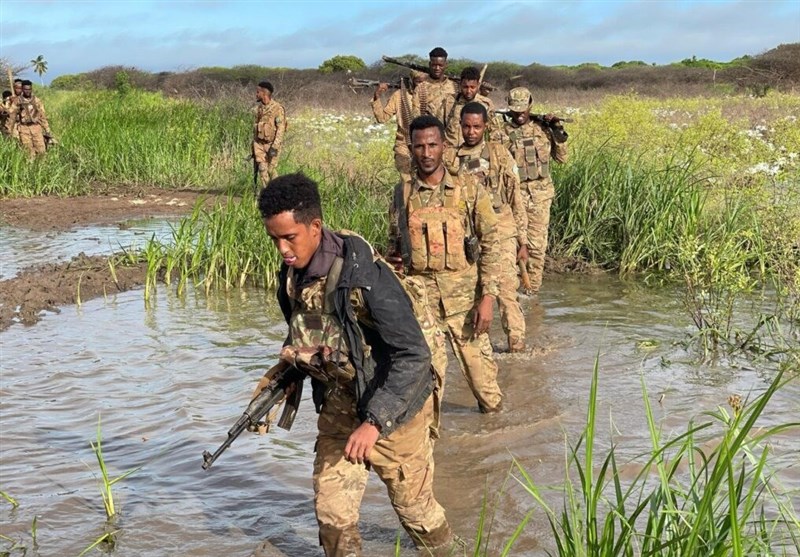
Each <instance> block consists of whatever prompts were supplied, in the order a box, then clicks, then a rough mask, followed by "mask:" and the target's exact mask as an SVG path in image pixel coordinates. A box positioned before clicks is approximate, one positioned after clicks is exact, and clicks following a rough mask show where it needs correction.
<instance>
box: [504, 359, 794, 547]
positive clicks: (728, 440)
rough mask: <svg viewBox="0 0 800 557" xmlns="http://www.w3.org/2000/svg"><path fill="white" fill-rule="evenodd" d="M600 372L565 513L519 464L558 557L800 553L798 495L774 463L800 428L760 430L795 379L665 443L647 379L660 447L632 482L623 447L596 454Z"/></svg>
mask: <svg viewBox="0 0 800 557" xmlns="http://www.w3.org/2000/svg"><path fill="white" fill-rule="evenodd" d="M598 368H599V365H598V361H597V360H595V366H594V372H593V377H592V385H591V392H590V395H589V403H588V412H587V418H586V426H585V429H584V432H583V434H582V435H581V436H580V438H579V439H578V441H577V442H576V443H575V444H571V445H569V447H568V455H567V461H566V478H567V479H566V481H565V484H564V486H563V488H562V490H561V497H562V500H563V503H562V505H561V506H560V508H557V507H554V506H553V505H552V504H551V503H549V502H548V499H549V497H548V495H547V494H546V490H545V488H543V487H542V486H540V485H539V484H538V483H537V482H536V480H535V479H534V478H533V476H532V475H531V474H529V473H528V472H527V471H526V470H525V468H524V467H523V466H522V464H521V463H519V462H516V463H515V464H516V476H515V477H516V479H517V480H518V482H519V483H520V485H521V486H522V487H523V489H525V490H526V491H527V492H528V493H529V494H530V495H531V497H532V498H533V501H534V503H535V505H536V506H537V507H538V508H540V509H541V510H543V511H544V513H545V514H546V516H547V519H548V522H549V524H550V529H551V532H552V534H553V540H554V544H555V548H556V554H557V555H559V556H560V557H567V556H569V557H573V556H575V557H583V556H590V555H608V556H615V555H620V556H625V557H627V556H633V555H642V556H649V555H653V556H655V555H658V556H676V557H677V556H687V555H733V556H736V557H741V556H745V555H786V554H790V553H791V552H792V551H794V552H798V551H800V519H798V515H797V509H795V508H794V507H793V503H792V500H793V498H795V497H796V495H797V494H796V493H792V492H787V491H785V490H784V489H783V488H782V486H781V485H780V482H779V480H778V479H777V477H776V474H775V472H776V471H775V470H772V469H770V467H769V466H768V462H767V461H768V457H769V454H770V446H769V445H770V441H771V439H772V438H773V437H774V436H775V435H776V434H779V433H785V432H787V431H796V430H800V423H798V422H790V421H786V422H784V423H783V424H782V425H778V426H772V427H756V424H757V421H758V420H759V418H760V417H761V416H762V415H764V414H765V412H766V409H767V405H768V403H769V401H770V398H771V397H772V395H773V394H774V393H775V392H776V391H777V390H778V389H779V388H780V387H781V386H782V385H783V384H784V383H785V382H786V381H787V379H785V378H784V377H783V372H779V373H778V374H777V375H776V376H775V378H774V379H773V380H772V382H771V383H770V385H769V387H768V388H767V389H766V391H765V392H764V393H763V394H761V395H759V396H758V397H756V398H755V399H754V400H752V401H744V403H743V402H742V401H741V399H732V400H731V405H732V410H733V413H732V415H731V414H729V413H728V412H727V411H726V410H725V409H724V408H718V409H717V410H715V411H711V412H708V413H706V414H705V415H704V417H703V419H702V420H701V421H700V422H699V423H695V422H690V423H689V425H688V427H687V430H686V431H685V432H684V433H683V434H681V435H678V436H677V437H673V438H671V439H667V440H663V439H662V432H661V430H660V428H659V426H658V424H657V423H656V420H655V417H654V415H653V411H652V408H651V406H650V402H649V396H648V393H647V389H646V387H645V385H644V381H642V395H643V398H644V401H645V419H646V420H647V424H648V428H649V432H650V439H651V443H652V446H651V450H650V453H649V454H646V455H643V456H642V460H643V461H644V463H643V465H642V468H641V472H639V474H638V475H637V476H636V477H635V478H634V479H633V480H632V481H630V482H626V481H624V480H623V479H622V478H621V477H620V468H619V466H618V462H617V455H616V451H617V448H616V446H615V445H612V447H611V449H610V450H609V452H608V454H607V455H606V456H605V458H603V459H602V460H600V461H598V460H597V459H596V455H595V436H596V418H597V390H598V384H599V379H598V377H599V374H598ZM708 436H713V437H712V438H716V439H717V440H718V443H717V444H716V445H715V446H714V448H711V449H708V448H706V447H707V446H706V445H704V444H703V443H702V442H703V441H705V440H707V438H708ZM795 554H796V553H795Z"/></svg>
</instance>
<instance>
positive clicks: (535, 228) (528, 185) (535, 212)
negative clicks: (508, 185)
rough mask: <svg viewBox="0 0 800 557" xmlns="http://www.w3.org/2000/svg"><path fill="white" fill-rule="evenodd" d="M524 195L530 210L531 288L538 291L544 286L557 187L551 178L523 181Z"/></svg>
mask: <svg viewBox="0 0 800 557" xmlns="http://www.w3.org/2000/svg"><path fill="white" fill-rule="evenodd" d="M522 195H523V197H524V198H525V206H526V208H527V211H528V265H527V267H528V275H529V276H530V279H531V290H533V291H534V292H538V291H539V288H540V287H541V286H542V273H543V271H544V257H545V253H546V252H547V230H548V227H549V226H550V205H552V204H553V197H555V188H553V181H552V180H551V179H549V178H546V179H543V180H533V181H531V182H523V184H522Z"/></svg>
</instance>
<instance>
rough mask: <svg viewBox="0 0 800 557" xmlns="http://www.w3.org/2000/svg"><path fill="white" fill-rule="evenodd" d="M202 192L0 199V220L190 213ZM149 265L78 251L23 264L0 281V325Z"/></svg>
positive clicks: (114, 285) (34, 226)
mask: <svg viewBox="0 0 800 557" xmlns="http://www.w3.org/2000/svg"><path fill="white" fill-rule="evenodd" d="M201 198H206V199H208V200H209V202H211V201H212V200H213V198H214V194H211V195H209V194H208V193H207V192H202V193H201V192H192V191H165V190H137V191H112V192H109V193H108V194H106V195H92V196H84V197H72V198H57V197H36V198H31V199H0V222H2V224H3V225H8V226H14V227H18V228H28V229H30V230H38V231H48V230H66V229H69V228H73V227H78V226H85V225H89V224H115V223H120V222H124V221H127V220H131V219H136V218H146V217H151V216H152V217H156V216H176V215H184V214H188V213H191V211H192V209H193V208H194V206H195V203H197V202H198V200H200V199H201ZM146 272H147V268H146V266H145V265H143V264H142V265H138V266H136V267H125V268H120V267H117V268H115V270H114V273H112V272H111V269H110V268H109V265H108V262H107V258H105V257H101V256H92V257H87V256H86V255H80V256H78V257H75V258H73V259H72V260H71V261H68V262H65V263H58V264H44V265H41V266H37V267H35V268H29V269H25V270H23V271H22V272H20V273H19V274H18V275H17V276H16V277H14V278H11V279H7V280H3V281H0V331H2V330H5V329H7V328H8V327H10V326H11V325H13V324H14V323H17V322H19V323H23V324H25V325H32V324H34V323H36V322H37V321H38V320H39V318H40V314H41V312H42V311H45V310H46V311H55V312H57V311H58V307H59V306H63V305H66V304H74V303H78V302H81V301H85V300H88V299H91V298H95V297H98V296H103V295H106V294H110V293H113V292H121V291H123V290H128V289H130V288H135V287H137V286H141V285H143V284H144V281H145V276H146Z"/></svg>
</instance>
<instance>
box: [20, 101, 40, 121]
mask: <svg viewBox="0 0 800 557" xmlns="http://www.w3.org/2000/svg"><path fill="white" fill-rule="evenodd" d="M17 102H18V103H19V115H18V116H17V120H18V122H19V123H20V124H23V125H26V126H30V125H32V124H38V123H39V109H38V107H37V105H36V103H35V102H34V101H33V98H30V99H26V98H25V97H22V96H20V97H17Z"/></svg>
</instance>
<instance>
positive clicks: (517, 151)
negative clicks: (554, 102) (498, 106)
mask: <svg viewBox="0 0 800 557" xmlns="http://www.w3.org/2000/svg"><path fill="white" fill-rule="evenodd" d="M495 122H496V127H495V131H494V132H493V133H492V136H491V137H492V139H493V140H496V141H499V142H501V143H502V144H503V145H505V147H506V148H507V149H508V150H509V151H510V152H511V155H512V156H513V157H514V161H515V162H516V163H517V169H518V171H519V179H520V182H522V183H523V188H525V187H527V186H526V185H525V184H526V183H529V182H534V181H536V180H540V181H543V182H552V180H550V160H551V159H552V160H555V161H556V162H559V163H564V162H567V156H568V152H567V144H566V143H557V142H556V141H555V140H554V139H553V135H552V133H551V132H550V130H549V129H545V128H543V127H542V126H540V125H539V124H537V123H536V122H534V121H533V120H529V121H528V122H527V123H526V124H524V125H522V126H517V125H516V124H514V123H513V122H512V121H510V120H508V119H506V118H504V117H498V118H495Z"/></svg>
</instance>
